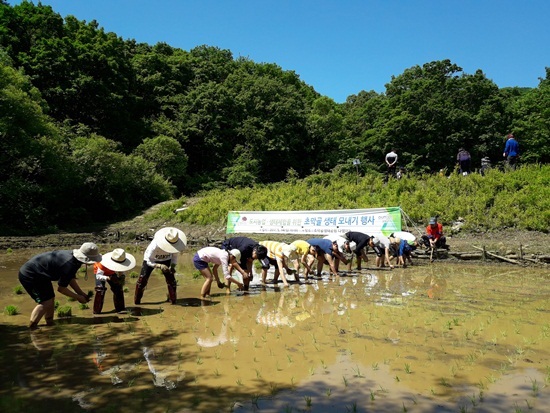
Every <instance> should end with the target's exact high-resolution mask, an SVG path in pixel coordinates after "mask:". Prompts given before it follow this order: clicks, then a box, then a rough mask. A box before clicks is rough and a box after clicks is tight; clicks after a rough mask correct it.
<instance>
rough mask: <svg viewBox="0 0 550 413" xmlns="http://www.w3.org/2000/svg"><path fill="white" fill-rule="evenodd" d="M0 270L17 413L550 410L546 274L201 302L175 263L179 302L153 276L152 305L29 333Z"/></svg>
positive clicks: (335, 285)
mask: <svg viewBox="0 0 550 413" xmlns="http://www.w3.org/2000/svg"><path fill="white" fill-rule="evenodd" d="M133 253H134V252H133ZM135 255H136V256H138V255H139V254H135ZM25 259H26V257H22V258H21V260H20V261H21V263H22V262H24V260H25ZM187 260H188V261H189V262H187ZM138 261H139V259H138ZM2 265H4V266H5V267H6V268H0V300H1V302H2V303H6V304H4V305H7V304H12V305H15V306H17V307H18V308H19V311H20V314H19V315H16V316H7V315H6V314H3V315H2V316H1V318H0V320H1V321H0V328H1V329H2V334H0V340H1V342H0V344H1V346H0V348H1V350H0V351H1V352H2V353H1V355H2V361H3V366H4V372H3V373H2V376H1V377H2V383H1V384H2V386H1V388H2V389H6V390H0V392H1V393H0V395H6V394H8V392H9V394H13V395H14V396H13V397H17V398H18V399H20V400H25V403H27V405H29V404H31V405H32V404H33V403H38V402H36V401H35V400H40V398H41V397H42V396H44V394H48V395H49V396H48V397H52V398H53V399H55V400H61V401H63V400H68V401H69V402H71V403H75V404H76V405H78V406H81V407H82V406H85V408H86V409H90V410H93V411H97V412H103V411H105V412H107V411H110V410H109V409H111V410H112V406H113V405H115V406H117V411H120V412H123V413H126V412H128V413H130V412H135V411H143V410H147V411H149V412H162V411H228V410H230V409H231V408H233V409H234V411H255V409H257V408H261V411H290V410H291V411H300V410H304V409H306V407H307V406H306V405H305V400H306V399H305V398H307V397H311V398H312V400H311V403H312V406H313V410H315V411H328V410H330V411H332V410H335V411H347V410H350V411H352V410H353V406H356V407H357V410H359V411H366V410H369V411H397V410H399V411H403V409H404V408H406V409H407V410H410V411H415V410H416V411H438V410H443V411H460V410H461V408H466V407H467V408H468V411H471V410H472V407H473V406H472V401H471V398H472V396H475V402H476V403H477V405H476V406H475V407H476V409H475V410H476V411H477V410H480V411H481V410H483V411H503V410H507V411H513V410H514V403H520V404H521V403H523V404H524V403H525V400H527V401H528V402H529V405H530V406H531V407H532V409H530V410H531V411H537V410H538V411H543V410H542V409H543V406H546V405H547V404H548V403H550V389H549V387H548V386H545V385H543V383H546V380H547V371H546V368H547V365H548V360H549V359H550V352H549V350H548V349H549V348H550V321H549V320H548V317H547V316H548V314H549V313H550V305H549V300H548V296H549V293H550V283H548V281H549V280H550V274H549V271H547V270H541V269H529V270H528V271H525V270H524V269H522V270H517V269H511V268H510V267H505V266H503V267H479V266H475V265H472V264H469V265H445V264H444V263H435V264H433V265H418V266H414V267H409V268H407V269H396V270H393V271H383V270H369V271H362V272H356V273H346V274H342V275H341V276H339V277H329V276H328V275H327V274H324V275H322V277H320V278H315V279H311V280H309V281H308V282H307V283H304V282H302V283H291V285H290V286H289V287H288V288H284V289H280V288H279V287H278V285H277V284H273V283H268V284H267V285H261V284H260V283H259V279H260V277H259V276H256V277H255V279H254V281H253V283H252V285H251V288H250V291H249V292H247V293H242V292H232V293H231V294H230V295H226V294H225V293H224V292H220V294H218V295H216V296H214V297H212V298H211V299H209V300H202V299H200V297H199V292H200V285H201V280H200V279H195V278H193V276H192V270H191V265H192V264H191V256H190V255H189V256H186V255H185V254H183V256H182V257H180V262H179V263H178V275H177V279H178V296H179V297H180V298H179V299H178V302H177V305H169V304H167V303H166V293H165V282H164V279H163V278H162V277H155V276H153V277H151V280H150V283H149V285H148V291H147V294H146V296H147V297H148V300H149V302H148V303H144V304H143V305H140V306H139V307H133V308H132V307H130V308H129V309H128V310H129V314H127V315H122V316H115V315H114V314H112V313H109V314H105V315H101V316H100V317H94V316H93V315H92V314H91V310H90V309H80V308H78V305H77V304H76V303H74V302H73V303H71V302H68V301H66V300H64V299H63V298H58V299H60V300H61V301H62V302H61V304H63V305H65V304H67V305H71V307H72V308H73V317H71V318H70V319H68V320H67V321H65V322H60V321H59V320H56V324H57V325H56V326H54V327H51V328H41V329H39V330H38V331H36V332H32V334H31V333H29V331H28V330H27V329H26V328H25V326H26V324H27V323H26V322H27V319H28V317H29V314H30V311H31V310H32V307H33V302H32V300H31V299H30V298H29V297H28V296H26V295H16V294H15V293H13V288H14V287H15V285H16V275H17V268H18V262H17V259H13V256H12V257H11V258H10V260H9V261H2ZM128 283H129V286H128V287H129V288H128V290H129V291H132V286H133V284H134V283H135V280H133V279H132V278H131V277H128ZM82 284H83V285H84V286H86V287H88V288H90V287H91V288H93V286H92V284H93V279H92V278H90V279H88V280H84V281H82ZM87 284H88V285H87ZM127 294H129V293H127ZM126 298H128V297H126ZM105 305H106V307H107V306H108V305H112V304H111V303H107V302H106V303H105ZM109 310H110V308H106V311H107V312H108V311H109ZM535 381H536V383H538V384H539V386H538V387H539V388H538V391H537V394H536V396H535V395H534V394H533V388H532V386H533V383H534V382H535ZM525 383H527V384H528V385H526V384H525ZM529 384H530V385H529ZM54 388H55V389H60V390H59V391H52V389H54ZM28 389H34V391H33V392H32V393H31V392H29V391H28ZM42 389H43V390H42ZM39 392H42V394H41V393H39ZM213 394H215V397H213V396H212V395H213ZM495 395H498V397H495ZM373 398H374V399H373ZM480 398H481V399H483V400H481V401H480ZM42 399H43V397H42ZM73 400H74V402H73ZM235 400H239V401H240V403H238V404H235ZM413 400H414V401H413ZM109 406H111V407H109ZM315 406H317V407H315ZM73 407H74V406H73ZM82 408H84V407H82ZM482 408H483V409H482ZM69 410H70V409H69Z"/></svg>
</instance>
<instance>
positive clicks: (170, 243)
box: [134, 227, 187, 304]
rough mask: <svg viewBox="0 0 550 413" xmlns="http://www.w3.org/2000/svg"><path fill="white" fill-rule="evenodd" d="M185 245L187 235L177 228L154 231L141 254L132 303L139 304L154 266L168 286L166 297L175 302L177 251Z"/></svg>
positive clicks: (181, 249)
mask: <svg viewBox="0 0 550 413" xmlns="http://www.w3.org/2000/svg"><path fill="white" fill-rule="evenodd" d="M186 245H187V237H186V236H185V234H184V233H183V231H181V230H179V229H177V228H173V227H166V228H162V229H160V230H158V231H157V232H156V233H155V236H154V237H153V240H152V241H151V243H150V244H149V246H148V247H147V249H146V250H145V253H144V254H143V265H142V267H141V273H140V274H139V278H138V281H137V283H136V292H135V294H134V304H141V299H142V297H143V292H144V290H145V287H146V286H147V283H148V282H149V277H150V276H151V273H152V272H153V270H154V269H155V268H158V269H160V270H161V271H162V274H163V275H164V278H165V279H166V285H167V286H168V299H169V300H170V302H171V303H172V304H176V300H177V293H176V288H177V282H176V277H175V274H176V263H177V260H178V253H180V252H181V251H183V250H184V249H185V246H186Z"/></svg>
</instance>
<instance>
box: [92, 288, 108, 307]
mask: <svg viewBox="0 0 550 413" xmlns="http://www.w3.org/2000/svg"><path fill="white" fill-rule="evenodd" d="M105 290H106V289H105V287H96V288H95V298H94V314H101V310H103V302H104V301H105Z"/></svg>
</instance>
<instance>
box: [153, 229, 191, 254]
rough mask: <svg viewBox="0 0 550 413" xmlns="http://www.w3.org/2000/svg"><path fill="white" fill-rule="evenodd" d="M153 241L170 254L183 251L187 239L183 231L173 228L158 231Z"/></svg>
mask: <svg viewBox="0 0 550 413" xmlns="http://www.w3.org/2000/svg"><path fill="white" fill-rule="evenodd" d="M153 239H154V240H155V242H156V243H157V245H158V246H159V247H160V248H161V249H162V250H163V251H166V252H169V253H172V254H173V253H176V252H181V251H183V249H184V248H185V246H186V245H187V237H186V236H185V234H184V233H183V231H181V230H179V229H177V228H174V227H166V228H162V229H159V230H158V231H157V232H156V233H155V236H154V237H153Z"/></svg>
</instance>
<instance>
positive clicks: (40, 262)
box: [19, 242, 101, 329]
mask: <svg viewBox="0 0 550 413" xmlns="http://www.w3.org/2000/svg"><path fill="white" fill-rule="evenodd" d="M99 261H101V254H100V253H99V251H98V248H97V245H95V244H94V243H93V242H85V243H84V244H82V245H81V247H80V248H79V249H74V250H72V251H71V250H57V251H51V252H44V253H42V254H38V255H35V256H34V257H32V258H31V259H30V260H28V261H27V262H26V263H25V264H23V266H22V267H21V268H20V269H19V282H20V283H21V285H22V286H23V288H25V290H26V291H27V293H28V294H29V295H30V296H31V297H32V299H33V300H34V301H36V303H37V305H36V307H34V310H33V311H32V313H31V319H30V322H29V328H31V329H35V328H37V327H38V323H39V322H40V320H41V319H42V317H44V318H45V319H46V325H48V326H51V325H53V316H54V298H55V293H54V290H53V285H52V281H57V285H58V287H57V291H59V292H60V293H61V294H63V295H66V296H67V297H70V298H74V299H75V300H77V301H78V302H79V303H82V304H84V303H87V302H88V301H89V300H90V298H89V297H88V295H87V294H86V293H85V292H84V291H82V289H81V288H80V286H79V285H78V282H77V281H76V272H77V271H78V269H79V268H80V266H81V265H82V264H86V265H90V264H93V263H94V262H99ZM69 287H71V288H69ZM71 289H72V290H71Z"/></svg>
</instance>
